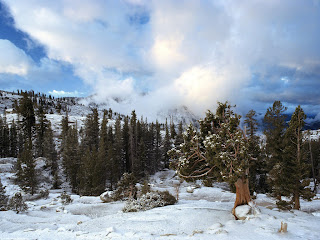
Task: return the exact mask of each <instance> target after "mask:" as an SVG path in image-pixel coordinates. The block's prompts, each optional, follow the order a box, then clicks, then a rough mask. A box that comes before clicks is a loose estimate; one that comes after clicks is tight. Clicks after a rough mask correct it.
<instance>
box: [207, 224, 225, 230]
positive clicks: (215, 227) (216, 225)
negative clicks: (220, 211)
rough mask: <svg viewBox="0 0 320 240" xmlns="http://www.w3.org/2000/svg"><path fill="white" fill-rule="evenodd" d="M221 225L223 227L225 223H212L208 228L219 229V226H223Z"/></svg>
mask: <svg viewBox="0 0 320 240" xmlns="http://www.w3.org/2000/svg"><path fill="white" fill-rule="evenodd" d="M221 227H223V225H222V224H221V223H219V222H218V223H215V224H212V225H211V226H210V227H209V228H208V230H216V229H219V228H221Z"/></svg>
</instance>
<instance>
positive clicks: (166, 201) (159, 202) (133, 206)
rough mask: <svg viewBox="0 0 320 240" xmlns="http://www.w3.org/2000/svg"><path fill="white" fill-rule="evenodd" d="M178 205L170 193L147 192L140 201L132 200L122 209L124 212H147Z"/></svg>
mask: <svg viewBox="0 0 320 240" xmlns="http://www.w3.org/2000/svg"><path fill="white" fill-rule="evenodd" d="M174 203H176V199H175V197H174V196H173V195H171V194H170V193H169V192H168V191H165V192H158V191H157V192H147V193H146V194H144V195H142V196H141V197H139V198H138V199H130V200H129V201H127V202H126V205H125V206H124V208H123V209H122V211H123V212H139V211H146V210H149V209H152V208H156V207H163V206H167V205H172V204H174Z"/></svg>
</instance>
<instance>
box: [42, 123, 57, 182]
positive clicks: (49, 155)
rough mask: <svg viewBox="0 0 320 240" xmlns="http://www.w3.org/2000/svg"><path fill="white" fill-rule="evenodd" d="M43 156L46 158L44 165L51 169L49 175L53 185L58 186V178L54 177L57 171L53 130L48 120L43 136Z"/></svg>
mask: <svg viewBox="0 0 320 240" xmlns="http://www.w3.org/2000/svg"><path fill="white" fill-rule="evenodd" d="M43 138H44V139H43V153H44V154H43V156H44V157H45V158H46V166H47V167H48V168H49V169H50V170H51V175H52V176H53V177H54V183H53V185H54V186H55V188H57V187H58V185H59V183H58V179H56V176H57V173H58V163H57V160H58V154H57V150H56V144H55V142H54V140H53V132H52V128H51V122H48V126H47V129H46V131H45V132H44V136H43Z"/></svg>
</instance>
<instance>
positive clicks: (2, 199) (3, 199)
mask: <svg viewBox="0 0 320 240" xmlns="http://www.w3.org/2000/svg"><path fill="white" fill-rule="evenodd" d="M7 203H8V196H7V195H6V190H5V187H4V186H3V185H2V182H1V178H0V211H1V210H5V209H6V208H7Z"/></svg>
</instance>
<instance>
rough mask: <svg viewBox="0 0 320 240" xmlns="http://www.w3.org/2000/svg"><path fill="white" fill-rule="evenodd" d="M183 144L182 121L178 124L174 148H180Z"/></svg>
mask: <svg viewBox="0 0 320 240" xmlns="http://www.w3.org/2000/svg"><path fill="white" fill-rule="evenodd" d="M182 143H183V124H182V121H180V122H179V125H178V133H177V136H176V141H175V146H177V147H178V146H180V144H182Z"/></svg>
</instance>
